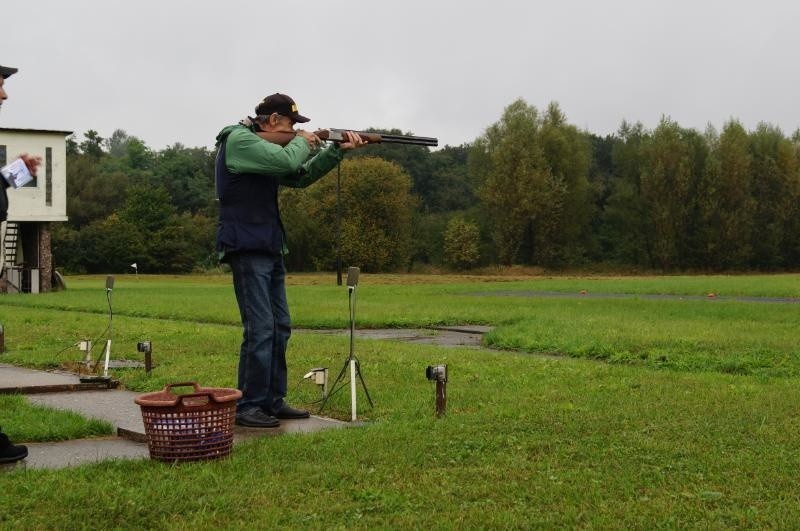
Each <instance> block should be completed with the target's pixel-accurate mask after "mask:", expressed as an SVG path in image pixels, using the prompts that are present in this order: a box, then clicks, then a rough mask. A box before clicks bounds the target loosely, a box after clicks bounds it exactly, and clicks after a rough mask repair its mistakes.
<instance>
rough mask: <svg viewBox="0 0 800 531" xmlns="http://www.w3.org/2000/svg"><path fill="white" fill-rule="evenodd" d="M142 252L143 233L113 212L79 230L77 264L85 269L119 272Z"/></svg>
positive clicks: (127, 266)
mask: <svg viewBox="0 0 800 531" xmlns="http://www.w3.org/2000/svg"><path fill="white" fill-rule="evenodd" d="M144 253H145V245H144V236H143V234H142V233H141V232H140V231H139V229H138V228H137V227H136V225H134V224H133V223H130V222H128V221H125V220H122V219H120V218H119V217H118V216H116V215H113V214H112V215H111V216H109V217H108V218H106V219H104V220H100V221H94V222H92V223H90V224H89V225H87V226H86V227H84V228H83V229H82V230H81V231H80V255H79V256H80V257H81V258H80V260H79V261H78V266H79V267H82V268H83V269H85V270H86V272H88V273H122V272H125V271H128V270H129V267H130V264H131V263H133V262H136V261H139V260H141V258H142V256H144Z"/></svg>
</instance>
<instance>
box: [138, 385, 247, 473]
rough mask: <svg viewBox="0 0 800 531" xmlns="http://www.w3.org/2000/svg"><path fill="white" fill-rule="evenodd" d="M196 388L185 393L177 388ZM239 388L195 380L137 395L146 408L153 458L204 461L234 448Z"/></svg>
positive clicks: (145, 419) (146, 432)
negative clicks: (174, 391)
mask: <svg viewBox="0 0 800 531" xmlns="http://www.w3.org/2000/svg"><path fill="white" fill-rule="evenodd" d="M187 386H191V387H193V388H194V392H192V393H189V394H184V395H179V394H175V393H173V392H172V389H173V388H174V387H187ZM241 396H242V393H241V391H239V390H238V389H226V388H215V387H200V386H199V385H198V384H197V383H195V382H183V383H175V384H170V385H167V386H166V387H164V390H163V391H158V392H157V393H147V394H143V395H140V396H139V397H137V398H136V400H135V401H136V403H137V404H139V406H141V408H142V420H143V421H144V431H145V434H146V435H147V444H148V447H149V449H150V458H151V459H157V460H159V461H170V462H173V461H201V460H206V459H218V458H221V457H225V456H227V455H228V454H230V452H231V448H232V447H233V425H234V421H235V420H236V401H237V400H238V399H239V398H241Z"/></svg>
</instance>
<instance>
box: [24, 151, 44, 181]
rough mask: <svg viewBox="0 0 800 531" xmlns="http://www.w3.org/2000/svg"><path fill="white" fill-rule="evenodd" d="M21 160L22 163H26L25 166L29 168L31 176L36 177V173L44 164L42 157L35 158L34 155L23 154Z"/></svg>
mask: <svg viewBox="0 0 800 531" xmlns="http://www.w3.org/2000/svg"><path fill="white" fill-rule="evenodd" d="M19 158H21V159H22V162H24V163H25V166H27V167H28V171H29V172H31V175H33V176H34V177H36V172H37V171H38V170H39V166H40V165H41V164H42V157H35V156H33V155H28V154H27V153H21V154H20V156H19Z"/></svg>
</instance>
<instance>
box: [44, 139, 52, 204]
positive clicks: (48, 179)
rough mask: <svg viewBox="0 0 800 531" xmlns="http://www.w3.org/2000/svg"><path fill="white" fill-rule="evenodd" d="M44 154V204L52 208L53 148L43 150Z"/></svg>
mask: <svg viewBox="0 0 800 531" xmlns="http://www.w3.org/2000/svg"><path fill="white" fill-rule="evenodd" d="M44 153H45V155H44V203H45V205H47V206H53V148H51V147H49V148H45V151H44Z"/></svg>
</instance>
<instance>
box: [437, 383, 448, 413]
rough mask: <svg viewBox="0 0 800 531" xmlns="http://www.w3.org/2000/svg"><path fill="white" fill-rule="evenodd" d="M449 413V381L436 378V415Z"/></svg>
mask: <svg viewBox="0 0 800 531" xmlns="http://www.w3.org/2000/svg"><path fill="white" fill-rule="evenodd" d="M445 413H447V381H446V380H445V381H441V380H436V416H437V417H442V416H444V414H445Z"/></svg>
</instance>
